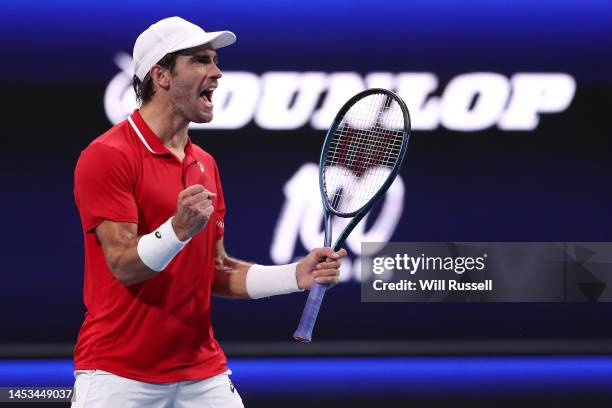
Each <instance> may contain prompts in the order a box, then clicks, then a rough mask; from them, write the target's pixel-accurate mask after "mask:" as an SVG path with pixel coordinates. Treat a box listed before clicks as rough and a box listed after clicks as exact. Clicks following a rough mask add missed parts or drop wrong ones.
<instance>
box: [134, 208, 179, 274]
mask: <svg viewBox="0 0 612 408" xmlns="http://www.w3.org/2000/svg"><path fill="white" fill-rule="evenodd" d="M189 240H191V238H189V239H188V240H187V241H180V240H179V239H178V237H177V236H176V233H175V232H174V228H172V217H170V219H169V220H168V221H166V222H164V223H163V224H162V225H160V226H159V227H158V228H157V229H156V230H155V231H153V232H152V233H150V234H147V235H143V236H142V237H140V240H139V241H138V247H137V248H136V250H137V251H138V256H139V257H140V260H142V263H144V264H145V265H147V266H148V267H149V268H150V269H153V270H154V271H157V272H161V271H163V270H164V268H165V267H166V266H168V264H169V263H170V261H171V260H172V258H174V256H175V255H176V254H178V253H179V251H180V250H181V249H183V247H184V246H185V245H186V244H187V243H188V242H189Z"/></svg>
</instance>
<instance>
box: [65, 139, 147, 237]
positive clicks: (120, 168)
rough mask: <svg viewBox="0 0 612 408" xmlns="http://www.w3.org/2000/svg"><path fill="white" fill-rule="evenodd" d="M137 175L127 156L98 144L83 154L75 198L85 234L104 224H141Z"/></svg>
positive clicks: (78, 169)
mask: <svg viewBox="0 0 612 408" xmlns="http://www.w3.org/2000/svg"><path fill="white" fill-rule="evenodd" d="M134 185H135V172H134V171H133V170H132V166H131V165H130V162H129V160H128V157H127V155H126V154H125V153H124V152H122V151H120V150H118V149H116V148H114V147H111V146H107V145H104V144H102V143H94V144H92V145H90V146H89V147H87V148H86V149H85V150H83V152H82V153H81V156H80V157H79V160H78V162H77V165H76V169H75V171H74V197H75V201H76V204H77V207H78V209H79V213H80V216H81V223H82V225H83V230H84V231H85V232H91V231H93V230H94V229H95V228H96V227H97V226H98V225H99V224H100V223H101V222H102V221H104V220H109V221H115V222H133V223H135V224H137V223H138V209H137V206H136V200H135V198H134Z"/></svg>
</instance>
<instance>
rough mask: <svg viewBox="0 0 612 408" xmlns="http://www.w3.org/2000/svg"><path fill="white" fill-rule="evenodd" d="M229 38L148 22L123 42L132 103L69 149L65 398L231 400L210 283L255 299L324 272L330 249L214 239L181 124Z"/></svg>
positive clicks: (333, 266)
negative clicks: (293, 251)
mask: <svg viewBox="0 0 612 408" xmlns="http://www.w3.org/2000/svg"><path fill="white" fill-rule="evenodd" d="M235 41H236V36H235V35H234V34H233V33H231V32H229V31H219V32H208V33H207V32H205V31H204V30H203V29H201V28H200V27H198V26H196V25H194V24H192V23H190V22H188V21H185V20H183V19H181V18H179V17H170V18H166V19H164V20H161V21H159V22H157V23H155V24H153V25H152V26H150V27H149V28H148V29H146V30H145V31H144V32H143V33H142V34H140V36H139V37H138V39H137V40H136V43H135V45H134V71H135V75H134V87H135V90H136V94H137V97H138V98H139V99H140V101H141V107H140V109H136V110H135V111H134V112H133V113H132V114H131V115H130V116H129V117H128V118H127V119H126V120H125V121H123V122H121V123H119V124H117V125H116V126H114V127H113V128H111V129H110V130H109V131H107V132H106V133H104V134H103V135H102V136H100V137H98V138H97V139H95V140H94V141H93V142H92V143H91V144H90V145H89V146H88V147H87V148H86V149H85V150H83V152H82V153H81V156H80V158H79V160H78V163H77V165H76V170H75V189H74V194H75V199H76V203H77V206H78V209H79V213H80V217H81V222H82V226H83V233H84V240H85V286H84V302H85V305H86V307H87V312H86V314H85V321H84V323H83V326H82V327H81V330H80V333H79V336H78V341H77V345H76V348H75V377H76V382H75V389H76V402H74V403H73V407H87V408H96V407H113V408H116V407H160V408H161V407H185V408H187V407H242V406H243V404H242V400H241V398H240V396H239V395H238V393H237V391H236V389H235V388H234V386H233V385H232V383H231V381H230V379H229V375H230V374H231V372H230V370H229V369H228V367H227V365H226V358H225V355H224V354H223V351H222V350H221V348H220V347H219V344H218V343H217V341H216V340H215V338H214V335H213V330H212V325H211V295H212V294H217V295H222V296H228V297H234V298H253V299H256V298H261V297H268V296H274V295H281V294H287V293H292V292H298V291H302V290H305V289H309V288H310V286H311V284H312V282H313V281H314V280H316V281H317V282H320V283H325V284H336V283H337V282H338V276H339V267H340V263H339V260H340V258H342V257H343V256H345V255H346V251H344V250H340V251H338V252H333V251H332V250H331V249H330V248H317V249H314V250H312V251H311V252H310V253H309V254H308V255H307V256H306V257H305V258H303V259H302V260H301V261H300V262H297V263H294V264H290V265H280V266H262V265H255V264H252V263H249V262H246V261H242V260H238V259H235V258H231V257H230V256H228V254H227V253H226V251H225V248H224V246H223V236H224V216H225V201H224V197H223V189H222V187H221V180H220V177H219V171H218V169H217V164H216V163H215V160H214V159H213V158H212V156H211V155H210V154H208V153H207V152H206V151H204V150H203V149H201V148H200V147H199V146H196V145H195V144H193V143H192V142H191V140H190V138H189V136H188V133H187V128H188V125H189V123H190V122H197V123H204V122H210V121H211V120H212V118H213V94H214V91H215V89H216V88H217V85H218V82H219V80H220V78H221V76H222V74H221V71H220V70H219V67H218V66H217V54H216V51H215V50H216V49H218V48H221V47H225V46H228V45H230V44H232V43H234V42H235ZM253 216H257V214H256V213H254V214H253ZM320 259H325V261H322V262H320Z"/></svg>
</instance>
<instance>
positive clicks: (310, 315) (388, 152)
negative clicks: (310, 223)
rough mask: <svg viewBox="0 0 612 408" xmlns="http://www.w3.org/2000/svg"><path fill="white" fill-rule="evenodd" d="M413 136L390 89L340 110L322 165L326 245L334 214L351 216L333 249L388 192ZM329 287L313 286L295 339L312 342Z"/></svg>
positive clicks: (407, 117) (352, 101) (367, 95)
mask: <svg viewBox="0 0 612 408" xmlns="http://www.w3.org/2000/svg"><path fill="white" fill-rule="evenodd" d="M409 136H410V114H409V113H408V108H407V107H406V104H405V103H404V101H403V100H402V99H401V98H400V97H399V96H398V95H396V94H395V93H393V92H391V91H388V90H386V89H378V88H376V89H367V90H365V91H363V92H360V93H358V94H357V95H355V96H353V97H352V98H351V99H349V100H348V102H346V103H345V104H344V106H342V108H341V109H340V111H339V112H338V114H337V115H336V117H335V119H334V121H333V123H332V125H331V127H330V128H329V130H328V132H327V137H326V138H325V143H324V144H323V150H322V151H321V159H320V162H319V187H320V190H321V198H322V199H323V211H324V220H325V246H326V247H329V246H331V241H332V228H331V215H332V214H333V215H336V216H338V217H343V218H352V220H351V221H350V222H349V223H348V224H347V225H346V227H345V228H344V230H343V231H342V232H341V233H340V235H339V236H338V238H337V239H336V242H335V243H334V246H333V250H334V251H337V250H339V249H340V248H341V247H342V245H343V244H344V241H345V240H346V238H347V237H348V236H349V234H350V233H351V231H352V230H353V228H355V226H356V225H357V224H358V223H359V221H361V220H362V219H363V217H364V216H365V215H366V214H367V213H368V211H369V210H370V209H371V208H372V206H373V205H374V204H376V203H377V202H378V201H379V200H380V199H381V198H382V197H383V196H384V194H385V193H386V191H387V189H388V188H389V186H391V183H392V182H393V180H394V179H395V177H396V176H397V173H398V172H399V170H400V167H401V165H402V161H403V159H404V155H405V154H406V148H407V146H408V139H409ZM327 287H328V285H322V284H320V283H316V282H313V284H312V287H311V288H310V293H309V295H308V300H307V301H306V306H305V307H304V311H303V312H302V318H301V319H300V324H299V325H298V328H297V330H296V331H295V333H294V334H293V338H295V339H296V340H299V341H302V342H310V341H311V339H312V329H313V328H314V325H315V322H316V320H317V315H318V314H319V308H320V307H321V303H322V302H323V297H324V296H325V290H326V289H327Z"/></svg>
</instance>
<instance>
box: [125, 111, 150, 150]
mask: <svg viewBox="0 0 612 408" xmlns="http://www.w3.org/2000/svg"><path fill="white" fill-rule="evenodd" d="M127 120H128V122H130V125H131V126H132V128H133V129H134V132H136V134H137V135H138V137H139V138H140V141H141V142H142V144H143V145H145V147H146V148H147V150H149V151H150V152H151V153H153V154H157V153H155V152H154V151H153V149H151V146H149V144H148V143H147V141H146V139H145V138H144V136H143V135H142V132H140V129H138V126H136V123H134V120H132V116H131V115H130V116H128V118H127Z"/></svg>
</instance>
